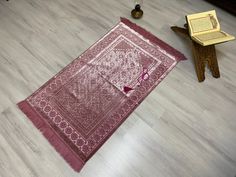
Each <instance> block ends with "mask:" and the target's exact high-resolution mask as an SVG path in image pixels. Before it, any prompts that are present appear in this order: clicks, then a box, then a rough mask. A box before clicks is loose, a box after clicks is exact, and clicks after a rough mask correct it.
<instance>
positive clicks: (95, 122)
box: [18, 18, 185, 171]
mask: <svg viewBox="0 0 236 177" xmlns="http://www.w3.org/2000/svg"><path fill="white" fill-rule="evenodd" d="M182 59H185V57H184V56H183V54H181V53H180V52H178V51H177V50H175V49H173V48H172V47H170V46H169V45H167V44H166V43H164V42H163V41H161V40H160V39H158V38H157V37H155V36H154V35H152V34H150V33H149V32H147V31H146V30H144V29H143V28H141V27H139V26H137V25H136V24H133V23H132V22H130V21H129V20H127V19H124V18H121V21H120V22H119V23H118V24H117V25H116V26H115V27H113V28H112V29H111V30H110V31H109V32H108V33H107V34H106V35H105V36H103V37H102V38H101V39H100V40H99V41H97V42H96V43H95V44H93V45H92V46H91V47H90V48H89V49H88V50H86V51H85V52H84V53H83V54H82V55H80V56H79V57H78V58H76V59H75V60H74V61H73V62H72V63H70V64H69V65H68V66H66V67H65V68H64V69H63V70H62V71H60V72H59V73H58V74H56V75H55V76H54V77H53V78H51V79H50V80H49V81H48V82H46V83H45V84H44V85H43V86H42V87H40V88H39V89H38V90H37V91H36V92H34V93H33V94H32V95H30V96H29V97H28V98H27V99H25V100H24V101H22V102H20V103H18V106H19V108H20V109H21V110H22V111H23V112H24V113H25V114H26V115H27V117H28V118H29V119H30V120H31V121H32V122H33V123H34V125H35V126H36V127H37V128H38V129H39V130H40V131H41V132H42V133H43V135H44V136H45V137H46V138H47V139H48V141H49V142H50V143H51V144H52V145H53V146H54V148H55V149H56V150H57V151H58V152H59V153H60V154H61V155H62V156H63V157H64V159H65V160H66V161H67V162H68V163H69V164H70V165H71V167H72V168H73V169H74V170H76V171H80V170H81V168H82V167H83V165H84V164H85V163H86V161H87V160H88V159H89V158H90V157H91V156H92V155H93V154H94V153H95V152H96V151H97V150H98V149H99V147H101V145H102V144H103V143H104V142H105V141H106V140H107V139H108V138H109V137H110V136H111V135H112V134H113V133H114V131H115V130H116V129H117V128H118V127H119V126H120V125H121V124H122V122H123V121H124V120H125V119H126V118H127V117H128V116H129V115H130V114H131V113H132V112H133V111H134V109H135V108H136V107H137V106H138V105H139V104H140V103H141V102H142V100H143V99H144V98H145V97H146V96H147V95H148V94H149V93H150V92H151V91H152V90H153V89H154V88H155V87H156V86H157V85H158V84H159V83H160V82H161V81H162V80H163V78H164V77H165V76H166V75H167V74H168V73H169V72H170V71H171V69H172V68H173V67H174V66H175V65H176V64H177V63H178V61H180V60H182Z"/></svg>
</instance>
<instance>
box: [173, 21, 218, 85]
mask: <svg viewBox="0 0 236 177" xmlns="http://www.w3.org/2000/svg"><path fill="white" fill-rule="evenodd" d="M184 27H185V28H181V27H177V26H172V27H171V29H172V30H173V31H174V32H179V33H182V34H184V35H186V36H188V37H189V38H190V39H191V37H190V35H189V32H188V29H187V28H188V26H187V24H185V25H184ZM192 50H193V56H194V63H195V69H196V73H197V78H198V81H199V82H202V81H204V80H205V67H206V65H207V66H208V68H209V69H210V71H211V73H212V76H213V77H215V78H219V77H220V71H219V67H218V62H217V57H216V51H215V45H209V46H202V45H200V44H198V43H196V42H195V41H193V40H192Z"/></svg>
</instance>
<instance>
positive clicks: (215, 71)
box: [208, 45, 220, 78]
mask: <svg viewBox="0 0 236 177" xmlns="http://www.w3.org/2000/svg"><path fill="white" fill-rule="evenodd" d="M209 47H210V46H209ZM209 55H210V57H209V60H208V67H209V69H210V71H211V73H212V76H213V77H215V78H219V77H220V71H219V66H218V62H217V57H216V51H215V45H211V51H210V52H209Z"/></svg>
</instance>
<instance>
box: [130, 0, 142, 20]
mask: <svg viewBox="0 0 236 177" xmlns="http://www.w3.org/2000/svg"><path fill="white" fill-rule="evenodd" d="M131 16H132V17H133V18H135V19H139V18H141V17H142V16H143V11H142V9H141V6H140V5H139V4H137V5H136V6H135V8H134V9H133V10H132V11H131Z"/></svg>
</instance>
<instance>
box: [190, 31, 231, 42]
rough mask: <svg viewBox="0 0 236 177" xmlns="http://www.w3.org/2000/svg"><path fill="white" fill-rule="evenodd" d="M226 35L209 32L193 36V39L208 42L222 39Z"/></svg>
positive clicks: (218, 32)
mask: <svg viewBox="0 0 236 177" xmlns="http://www.w3.org/2000/svg"><path fill="white" fill-rule="evenodd" d="M226 36H227V35H226V34H225V33H223V32H221V31H216V32H210V33H206V34H200V35H195V38H197V39H199V40H200V41H208V40H213V39H218V38H224V37H226Z"/></svg>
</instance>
